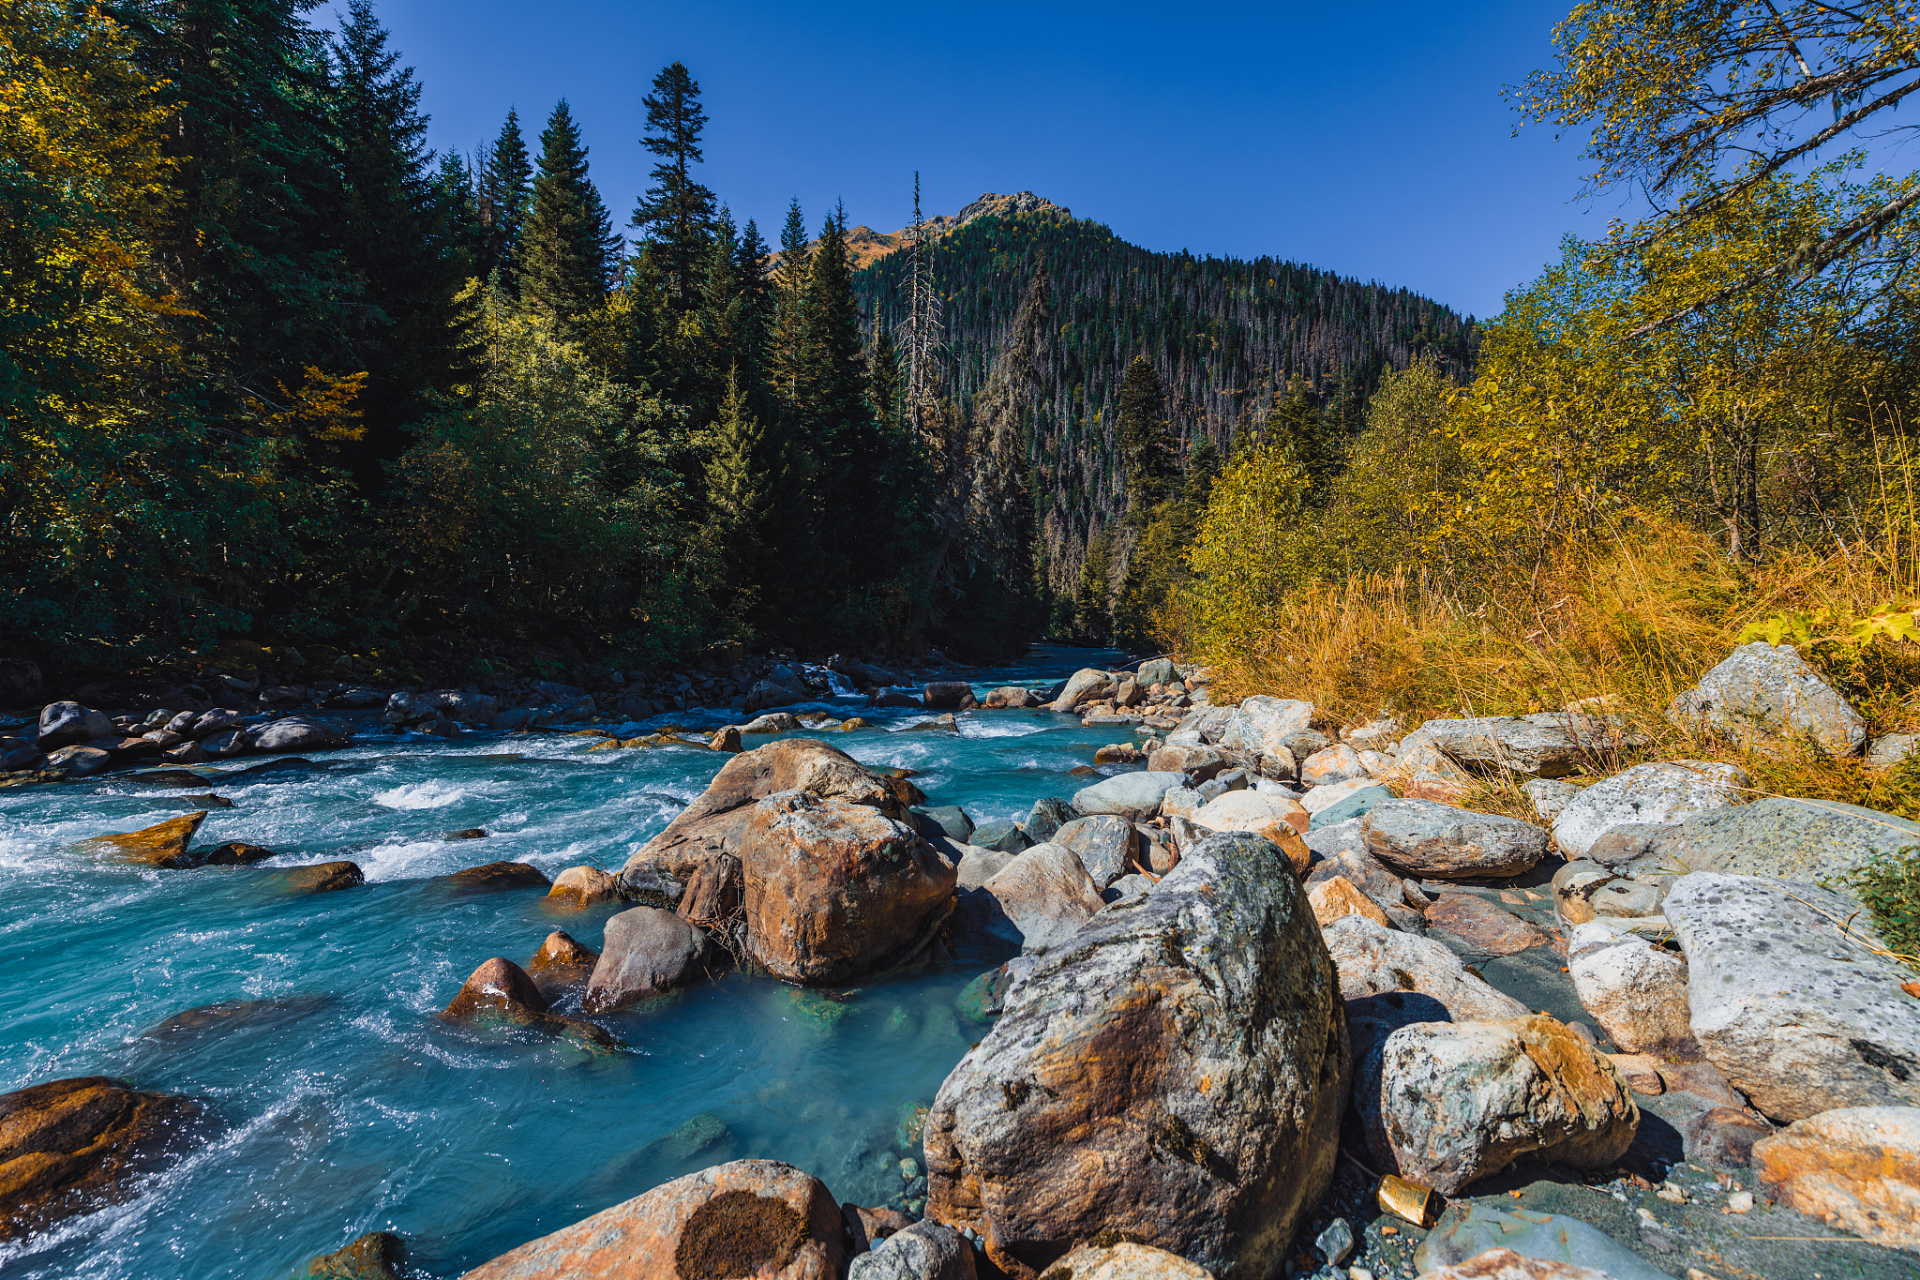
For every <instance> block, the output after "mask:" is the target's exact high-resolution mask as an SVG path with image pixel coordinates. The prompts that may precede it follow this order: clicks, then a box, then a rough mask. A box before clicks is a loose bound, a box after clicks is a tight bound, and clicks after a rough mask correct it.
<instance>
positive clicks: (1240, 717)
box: [1220, 696, 1313, 762]
mask: <svg viewBox="0 0 1920 1280" xmlns="http://www.w3.org/2000/svg"><path fill="white" fill-rule="evenodd" d="M1312 723H1313V704H1312V703H1311V702H1300V701H1298V700H1296V699H1291V698H1269V697H1265V696H1260V697H1252V698H1248V699H1247V700H1246V701H1245V702H1242V703H1241V704H1240V706H1239V707H1238V708H1237V709H1236V710H1235V711H1233V713H1232V714H1231V715H1229V716H1228V717H1227V720H1226V724H1225V725H1224V727H1223V728H1222V729H1221V730H1220V745H1221V746H1223V747H1225V748H1226V749H1227V750H1229V751H1238V752H1241V753H1242V754H1244V755H1248V756H1279V755H1282V754H1284V755H1285V756H1286V758H1287V760H1288V761H1289V762H1291V761H1292V760H1293V753H1292V752H1291V751H1289V750H1288V749H1287V739H1288V738H1290V737H1292V736H1293V735H1294V734H1296V733H1299V732H1300V731H1301V730H1303V729H1306V728H1309V727H1310V726H1311V725H1312Z"/></svg>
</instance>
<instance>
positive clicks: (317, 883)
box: [286, 862, 367, 893]
mask: <svg viewBox="0 0 1920 1280" xmlns="http://www.w3.org/2000/svg"><path fill="white" fill-rule="evenodd" d="M366 882H367V877H366V875H365V873H364V872H362V871H361V870H360V865H359V864H358V863H355V862H320V863H315V864H314V865H313V866H310V867H295V868H294V869H293V870H291V871H289V872H287V880H286V884H287V888H288V890H289V891H291V892H293V893H331V892H332V891H333V890H335V889H352V888H355V887H356V886H359V885H363V884H365V883H366Z"/></svg>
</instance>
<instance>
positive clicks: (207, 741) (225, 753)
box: [200, 729, 247, 760]
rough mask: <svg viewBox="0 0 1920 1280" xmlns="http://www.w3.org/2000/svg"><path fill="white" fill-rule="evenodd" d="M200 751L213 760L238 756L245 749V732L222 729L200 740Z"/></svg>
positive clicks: (242, 730)
mask: <svg viewBox="0 0 1920 1280" xmlns="http://www.w3.org/2000/svg"><path fill="white" fill-rule="evenodd" d="M200 749H201V750H202V751H204V752H206V753H207V755H208V756H210V757H212V758H213V759H215V760H225V759H227V758H228V757H230V756H237V755H240V754H242V753H243V752H245V751H246V749H247V734H246V730H244V729H222V730H220V731H219V732H218V733H214V734H210V735H208V736H207V737H205V738H202V739H200Z"/></svg>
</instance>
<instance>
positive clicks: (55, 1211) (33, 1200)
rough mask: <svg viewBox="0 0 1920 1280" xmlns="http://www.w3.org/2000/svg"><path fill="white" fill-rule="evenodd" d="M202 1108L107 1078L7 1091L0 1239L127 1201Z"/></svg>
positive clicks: (0, 1107) (1, 1100)
mask: <svg viewBox="0 0 1920 1280" xmlns="http://www.w3.org/2000/svg"><path fill="white" fill-rule="evenodd" d="M200 1111H201V1107H200V1105H199V1104H198V1103H196V1102H194V1101H192V1100H191V1099H188V1098H180V1097H175V1096H173V1095H170V1094H164V1093H142V1092H140V1091H139V1090H136V1089H134V1088H132V1087H131V1086H129V1085H128V1084H127V1083H126V1082H124V1081H121V1080H112V1079H109V1078H107V1077H106V1076H79V1077H76V1078H73V1079H68V1080H48V1081H44V1082H43V1083H40V1084H36V1085H31V1086H29V1087H27V1088H25V1089H18V1090H15V1091H14V1092H12V1093H6V1094H0V1241H5V1240H15V1239H18V1238H20V1237H22V1236H25V1235H30V1234H32V1233H34V1232H36V1231H41V1230H44V1229H45V1228H47V1227H49V1226H51V1225H53V1224H54V1223H56V1222H58V1221H60V1220H61V1219H62V1218H66V1217H70V1216H71V1215H73V1214H76V1213H84V1212H86V1211H88V1210H91V1209H96V1208H98V1207H100V1206H101V1205H102V1204H107V1203H111V1202H113V1201H115V1200H118V1199H120V1198H121V1197H122V1196H124V1195H125V1194H127V1192H128V1191H129V1189H130V1188H131V1185H132V1183H133V1181H134V1179H135V1177H136V1176H137V1175H138V1174H139V1172H140V1170H141V1168H142V1166H143V1165H144V1164H145V1163H147V1162H149V1161H151V1160H153V1159H154V1158H156V1157H158V1156H159V1155H160V1154H161V1153H162V1151H163V1149H164V1148H165V1147H166V1146H167V1145H168V1142H169V1139H173V1138H176V1137H177V1136H178V1135H179V1134H180V1133H181V1132H182V1130H183V1129H184V1127H185V1126H186V1125H188V1124H189V1123H190V1122H191V1121H192V1120H193V1119H194V1117H196V1116H197V1115H199V1114H200Z"/></svg>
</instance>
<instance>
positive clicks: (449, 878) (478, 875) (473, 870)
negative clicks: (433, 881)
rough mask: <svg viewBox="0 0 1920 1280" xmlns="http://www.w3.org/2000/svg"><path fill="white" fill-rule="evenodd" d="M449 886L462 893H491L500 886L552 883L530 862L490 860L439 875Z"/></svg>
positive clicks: (530, 886)
mask: <svg viewBox="0 0 1920 1280" xmlns="http://www.w3.org/2000/svg"><path fill="white" fill-rule="evenodd" d="M438 879H439V880H440V882H441V883H442V884H444V885H446V886H447V887H448V888H449V889H455V890H459V891H461V892H463V893H493V892H496V891H498V890H501V889H547V888H551V887H552V884H553V882H552V881H550V880H548V879H547V875H546V872H544V871H542V870H540V868H538V867H536V866H534V865H533V864H532V863H529V862H489V863H486V864H485V865H484V866H478V867H467V868H464V869H463V870H460V871H456V872H454V873H453V874H452V875H445V876H440V877H438Z"/></svg>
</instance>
